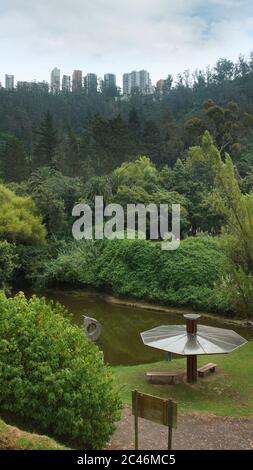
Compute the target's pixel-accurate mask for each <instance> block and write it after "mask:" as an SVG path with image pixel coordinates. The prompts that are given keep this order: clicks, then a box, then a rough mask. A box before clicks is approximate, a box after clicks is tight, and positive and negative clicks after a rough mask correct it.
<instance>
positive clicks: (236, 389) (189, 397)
mask: <svg viewBox="0 0 253 470" xmlns="http://www.w3.org/2000/svg"><path fill="white" fill-rule="evenodd" d="M208 362H215V363H216V364H217V365H218V368H217V373H215V374H212V375H207V376H206V377H205V378H201V379H199V380H198V382H197V383H196V384H193V385H191V384H187V383H182V384H178V385H152V384H149V383H147V382H146V380H145V372H147V371H150V370H171V371H177V370H182V369H185V367H186V360H185V359H176V360H173V361H172V362H171V363H167V362H165V361H164V362H159V363H155V364H144V365H138V366H115V367H113V370H114V372H115V375H116V378H117V382H118V383H119V385H120V390H121V396H122V400H123V401H124V403H128V404H130V403H131V391H132V390H134V389H137V390H139V391H141V392H145V393H150V394H152V395H156V396H159V397H162V398H172V399H174V400H176V401H177V403H178V408H179V412H194V411H197V412H203V413H204V412H206V413H213V414H217V415H223V416H251V417H253V342H250V343H248V344H246V345H245V346H243V347H241V348H240V349H238V350H237V351H235V352H233V353H231V354H227V355H216V356H205V357H201V356H199V358H198V364H199V365H204V364H206V363H208Z"/></svg>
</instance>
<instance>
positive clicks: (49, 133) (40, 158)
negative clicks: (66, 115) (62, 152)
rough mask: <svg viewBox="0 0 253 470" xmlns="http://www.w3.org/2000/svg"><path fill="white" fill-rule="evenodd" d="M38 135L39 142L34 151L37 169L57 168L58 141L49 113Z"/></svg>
mask: <svg viewBox="0 0 253 470" xmlns="http://www.w3.org/2000/svg"><path fill="white" fill-rule="evenodd" d="M36 134H37V140H36V144H35V149H34V163H35V167H36V168H38V167H40V166H50V167H55V154H56V148H57V142H58V140H57V131H56V129H55V127H54V123H53V117H52V115H51V114H50V113H49V112H47V113H46V115H45V117H44V119H43V121H42V123H41V125H40V128H39V129H38V130H37V131H36Z"/></svg>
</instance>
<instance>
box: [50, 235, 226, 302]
mask: <svg viewBox="0 0 253 470" xmlns="http://www.w3.org/2000/svg"><path fill="white" fill-rule="evenodd" d="M223 261H224V254H223V252H222V250H221V249H220V248H219V244H218V242H217V240H215V239H213V238H211V237H203V238H188V239H186V240H183V241H182V243H181V246H180V248H179V249H178V250H176V251H162V250H161V246H160V243H151V242H145V241H142V240H136V241H135V240H132V241H130V240H111V241H109V240H108V241H104V242H93V243H92V242H88V241H82V242H75V243H72V244H70V245H68V247H66V249H65V250H59V255H58V257H57V258H56V259H54V260H53V261H51V262H49V263H47V266H46V267H45V275H44V279H45V282H46V284H52V283H53V282H57V283H58V282H62V283H64V282H68V283H69V284H72V285H78V284H83V285H93V286H96V287H100V288H108V287H109V288H111V290H112V291H113V292H114V293H115V294H117V295H125V296H132V297H136V298H141V299H144V300H147V301H156V302H162V303H165V304H167V305H173V306H191V307H193V308H196V309H203V310H214V311H215V310H217V311H220V310H223V309H224V304H223V303H222V302H221V300H220V298H219V293H218V291H217V289H216V288H215V284H219V282H220V279H221V276H222V266H223Z"/></svg>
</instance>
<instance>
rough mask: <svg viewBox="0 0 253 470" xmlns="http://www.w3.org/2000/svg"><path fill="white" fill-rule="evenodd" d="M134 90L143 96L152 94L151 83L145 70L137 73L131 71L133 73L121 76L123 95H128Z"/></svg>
mask: <svg viewBox="0 0 253 470" xmlns="http://www.w3.org/2000/svg"><path fill="white" fill-rule="evenodd" d="M134 89H138V90H139V91H140V93H142V94H143V95H149V94H151V93H152V91H153V90H152V83H151V80H150V77H149V73H148V72H147V70H140V71H139V72H137V71H136V70H133V72H131V73H125V74H124V75H123V93H124V95H130V94H131V93H132V91H133V90H134Z"/></svg>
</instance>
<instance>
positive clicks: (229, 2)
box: [0, 0, 253, 84]
mask: <svg viewBox="0 0 253 470" xmlns="http://www.w3.org/2000/svg"><path fill="white" fill-rule="evenodd" d="M252 32H253V11H252V7H251V0H206V1H204V0H177V1H174V0H156V1H155V2H151V1H147V0H128V1H125V0H72V1H71V2H69V1H66V0H50V1H49V0H44V1H43V2H34V0H32V1H31V0H23V1H22V0H8V1H7V0H3V1H1V3H0V44H1V56H0V57H1V60H0V75H1V76H3V74H4V73H14V74H15V76H16V78H17V79H33V78H37V79H48V76H49V72H50V69H51V68H53V67H54V66H60V68H61V70H62V72H63V73H71V72H72V69H73V68H81V69H83V71H84V72H85V73H86V72H89V71H90V72H93V71H94V72H96V73H98V75H102V74H103V73H105V72H115V73H117V75H118V83H119V84H121V75H122V73H123V72H125V71H128V70H132V69H135V68H147V69H148V70H149V71H150V72H151V76H152V78H153V80H154V81H155V80H157V79H159V78H160V77H165V76H166V75H167V74H168V73H173V74H177V73H179V72H182V71H183V70H184V69H186V68H191V69H194V68H196V67H198V68H204V67H205V66H206V65H208V64H212V63H214V62H215V61H216V60H217V59H218V58H219V57H224V56H226V57H228V58H232V59H235V58H236V57H237V56H238V55H239V53H240V52H242V53H248V52H249V50H250V48H251V42H252Z"/></svg>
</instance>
